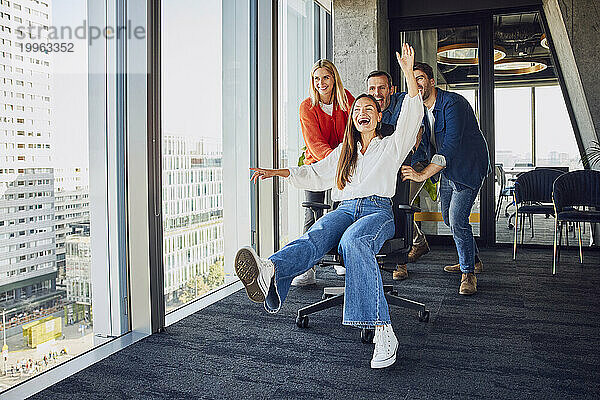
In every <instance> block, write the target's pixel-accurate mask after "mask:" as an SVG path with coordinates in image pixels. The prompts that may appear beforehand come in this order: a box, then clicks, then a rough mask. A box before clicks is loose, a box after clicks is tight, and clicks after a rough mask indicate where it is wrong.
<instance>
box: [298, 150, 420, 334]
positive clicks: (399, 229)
mask: <svg viewBox="0 0 600 400" xmlns="http://www.w3.org/2000/svg"><path fill="white" fill-rule="evenodd" d="M409 159H410V156H409V158H407V160H409ZM405 164H406V161H405ZM408 165H410V163H409V164H408ZM409 188H410V186H409V182H408V181H407V182H402V177H401V174H400V171H398V177H397V180H396V193H395V195H394V197H392V209H393V213H394V223H395V225H396V231H395V234H394V237H393V238H392V239H389V240H388V241H386V242H385V243H384V244H383V247H382V248H381V250H380V251H379V253H378V254H377V262H378V263H379V267H380V268H381V269H383V270H386V271H389V272H392V271H394V270H395V269H396V265H398V264H406V262H407V261H408V252H409V251H410V249H411V247H412V229H413V216H414V213H415V212H418V211H420V210H419V209H418V208H417V207H412V206H409V205H408V196H409ZM302 206H303V207H307V208H310V209H311V210H312V211H313V213H315V215H316V214H317V211H321V210H326V209H329V208H330V206H329V205H327V204H320V203H314V202H303V203H302ZM337 248H338V246H337V245H336V246H334V247H333V248H332V249H331V250H330V251H329V252H328V253H327V254H326V255H325V257H323V259H321V261H319V263H318V265H322V266H328V265H343V260H342V258H341V257H340V255H339V254H338V252H337ZM383 291H384V293H385V297H386V299H387V302H388V304H390V305H395V306H400V307H404V308H408V309H411V310H415V311H417V316H418V318H419V320H420V321H422V322H428V321H429V310H428V309H427V308H426V307H425V304H423V303H419V302H416V301H413V300H410V299H407V298H404V297H400V296H398V291H396V290H395V289H394V286H393V285H383ZM343 303H344V287H327V288H325V289H324V291H323V299H322V300H321V301H319V302H317V303H314V304H311V305H309V306H306V307H303V308H301V309H299V310H298V314H297V316H296V325H297V326H298V327H299V328H306V327H308V316H309V315H310V314H314V313H316V312H318V311H322V310H326V309H328V308H332V307H335V306H338V305H342V304H343ZM374 335H375V331H374V330H372V329H367V328H363V329H362V331H361V339H362V341H363V342H364V343H371V342H372V341H373V337H374Z"/></svg>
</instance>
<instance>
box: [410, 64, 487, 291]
mask: <svg viewBox="0 0 600 400" xmlns="http://www.w3.org/2000/svg"><path fill="white" fill-rule="evenodd" d="M413 70H414V74H415V78H416V79H417V85H418V87H419V91H420V92H421V96H422V97H423V104H424V105H425V107H426V110H427V112H426V113H425V118H426V119H427V123H428V124H429V125H430V127H431V128H432V129H431V132H432V133H431V134H430V135H423V139H422V140H421V143H420V145H419V148H418V149H417V151H416V153H415V154H414V155H413V163H416V162H419V161H421V162H427V161H428V160H431V161H430V162H429V164H428V165H427V166H426V167H425V168H424V169H423V170H422V171H417V170H416V169H415V168H413V167H411V166H402V169H401V171H402V179H403V180H407V179H410V180H411V181H413V182H424V181H425V180H427V178H429V177H431V176H433V175H435V174H437V173H440V172H441V179H440V201H441V208H442V218H443V219H444V223H445V224H446V225H448V226H449V227H450V229H451V231H452V237H453V238H454V243H455V244H456V250H457V252H458V261H459V263H458V264H457V265H449V266H446V267H444V270H445V271H446V272H462V279H461V284H460V289H459V293H460V294H465V295H471V294H474V293H475V292H477V278H476V277H475V272H480V271H481V270H482V268H483V263H482V262H481V260H480V259H479V257H478V255H477V253H478V250H477V244H476V243H475V239H474V238H473V230H472V228H471V224H470V223H469V216H470V214H471V209H472V207H473V204H474V203H475V199H476V198H477V193H478V192H479V189H480V188H481V185H482V183H483V180H484V178H485V177H486V176H487V175H488V174H489V173H490V172H491V167H490V158H489V152H488V147H487V143H486V141H485V138H484V137H483V134H482V133H481V130H480V129H479V125H478V123H477V118H476V117H475V113H474V112H473V108H472V107H471V105H470V104H469V102H468V101H467V100H466V99H465V98H464V97H462V96H461V95H459V94H456V93H452V92H447V91H445V90H442V89H439V88H436V87H435V79H434V76H433V69H432V68H431V67H430V66H429V65H427V64H425V63H415V66H414V68H413Z"/></svg>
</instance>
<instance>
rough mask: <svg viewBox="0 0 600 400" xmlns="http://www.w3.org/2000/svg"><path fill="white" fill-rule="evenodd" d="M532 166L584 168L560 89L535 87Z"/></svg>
mask: <svg viewBox="0 0 600 400" xmlns="http://www.w3.org/2000/svg"><path fill="white" fill-rule="evenodd" d="M535 138H536V139H535V165H536V166H543V167H557V166H562V167H569V171H573V170H577V169H583V164H582V163H581V155H580V154H579V148H578V147H577V143H576V142H575V133H574V132H573V126H572V125H571V120H570V118H569V114H568V112H567V107H566V105H565V101H564V99H563V95H562V92H561V90H560V86H558V85H555V86H543V87H536V88H535Z"/></svg>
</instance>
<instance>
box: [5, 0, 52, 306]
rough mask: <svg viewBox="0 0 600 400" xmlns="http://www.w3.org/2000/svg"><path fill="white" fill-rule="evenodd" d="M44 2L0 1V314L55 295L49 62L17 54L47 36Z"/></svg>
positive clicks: (48, 12) (48, 300)
mask: <svg viewBox="0 0 600 400" xmlns="http://www.w3.org/2000/svg"><path fill="white" fill-rule="evenodd" d="M50 21H51V8H50V6H49V3H48V1H42V0H36V1H30V0H16V1H12V0H11V1H0V110H1V112H2V114H1V115H0V307H4V308H7V309H9V310H10V311H9V315H10V314H16V313H21V312H27V310H28V309H29V308H34V307H44V306H45V305H48V304H51V303H52V302H53V301H55V300H56V299H57V298H58V297H60V295H61V294H60V293H58V292H57V291H56V276H57V268H56V254H55V236H54V202H55V199H54V172H53V168H52V157H51V151H52V149H51V145H52V132H53V123H52V101H51V94H50V93H51V64H50V60H51V54H48V53H44V52H31V51H30V52H28V51H25V49H24V48H23V40H22V38H23V37H28V33H27V28H26V27H41V28H42V29H40V32H42V36H43V35H44V33H43V32H47V29H44V27H45V28H47V27H48V26H49V25H50Z"/></svg>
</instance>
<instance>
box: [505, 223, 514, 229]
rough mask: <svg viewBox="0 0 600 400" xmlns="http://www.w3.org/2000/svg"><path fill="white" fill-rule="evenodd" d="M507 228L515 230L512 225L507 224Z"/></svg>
mask: <svg viewBox="0 0 600 400" xmlns="http://www.w3.org/2000/svg"><path fill="white" fill-rule="evenodd" d="M507 228H508V229H515V226H514V225H513V224H508V226H507Z"/></svg>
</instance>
